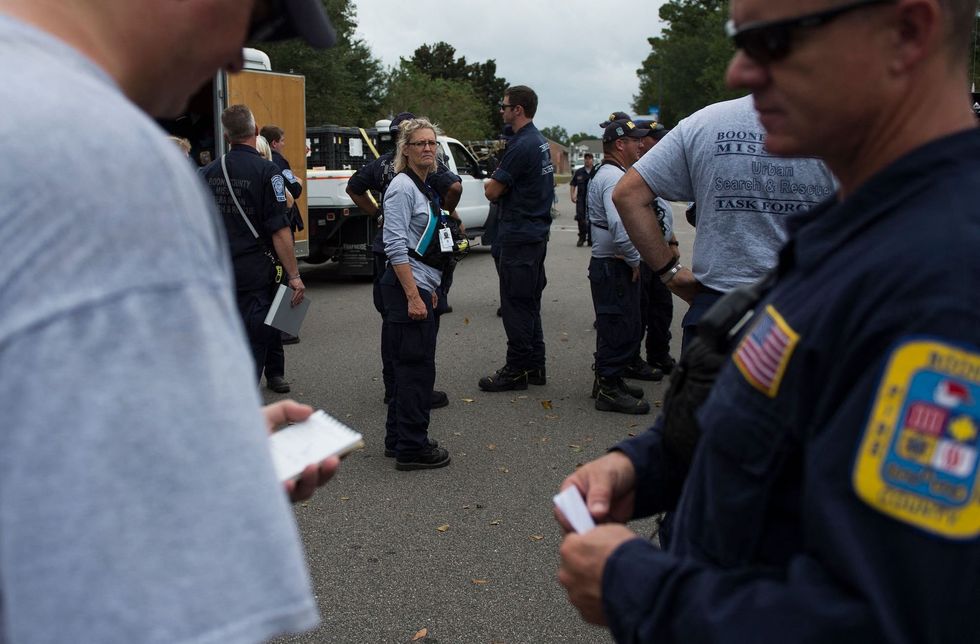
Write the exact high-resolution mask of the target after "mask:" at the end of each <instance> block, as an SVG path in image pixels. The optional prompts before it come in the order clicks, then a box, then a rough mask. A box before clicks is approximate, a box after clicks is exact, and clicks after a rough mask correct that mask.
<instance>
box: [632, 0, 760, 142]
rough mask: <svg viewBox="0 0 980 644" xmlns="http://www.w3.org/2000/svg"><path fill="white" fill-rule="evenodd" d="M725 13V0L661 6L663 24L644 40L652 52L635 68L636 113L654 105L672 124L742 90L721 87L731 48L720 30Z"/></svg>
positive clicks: (681, 1) (692, 0) (686, 0)
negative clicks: (637, 88)
mask: <svg viewBox="0 0 980 644" xmlns="http://www.w3.org/2000/svg"><path fill="white" fill-rule="evenodd" d="M727 18H728V2H727V0H670V1H669V2H667V3H666V4H664V5H663V6H661V7H660V19H661V20H662V21H663V22H664V23H665V24H666V25H667V26H666V27H665V28H664V30H663V32H662V34H661V35H660V36H659V37H654V38H649V39H647V40H648V42H649V43H650V48H651V52H650V54H649V55H648V56H647V58H646V60H644V61H643V65H642V66H641V67H640V68H639V69H638V70H637V71H636V74H637V76H638V77H639V79H640V91H639V93H638V94H637V95H635V96H634V97H633V109H634V110H635V111H636V112H637V113H640V114H645V113H647V110H648V108H649V107H650V106H654V105H657V106H659V107H660V121H661V122H662V123H664V124H666V125H668V126H673V125H675V124H676V123H677V121H679V120H680V119H682V118H684V117H685V116H687V115H688V114H691V113H692V112H695V111H697V110H699V109H701V108H702V107H704V106H705V105H708V104H710V103H715V102H717V101H721V100H725V99H729V98H735V97H737V96H741V95H743V94H744V93H745V92H741V91H732V90H729V89H727V88H726V87H725V69H726V67H727V65H728V61H729V60H731V57H732V55H733V54H734V53H735V50H734V48H733V47H732V45H731V43H730V42H729V40H728V39H727V38H726V37H725V34H724V24H725V20H727Z"/></svg>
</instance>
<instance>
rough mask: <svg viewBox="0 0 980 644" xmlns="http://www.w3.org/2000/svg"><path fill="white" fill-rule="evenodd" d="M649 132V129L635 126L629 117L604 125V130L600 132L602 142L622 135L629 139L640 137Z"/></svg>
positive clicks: (611, 140) (608, 141)
mask: <svg viewBox="0 0 980 644" xmlns="http://www.w3.org/2000/svg"><path fill="white" fill-rule="evenodd" d="M649 132H650V130H644V129H643V128H639V127H636V124H635V123H633V121H631V120H629V119H619V120H615V121H613V122H612V123H610V124H609V125H607V126H606V129H605V131H604V132H603V133H602V142H603V143H612V142H613V141H615V140H617V139H621V138H623V137H627V138H630V139H642V138H643V137H645V136H646V135H647V134H648V133H649Z"/></svg>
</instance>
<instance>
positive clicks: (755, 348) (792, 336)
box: [732, 304, 800, 398]
mask: <svg viewBox="0 0 980 644" xmlns="http://www.w3.org/2000/svg"><path fill="white" fill-rule="evenodd" d="M799 341H800V336H799V334H797V333H796V331H794V330H793V329H792V327H790V325H789V324H787V323H786V320H784V319H783V316H781V315H780V314H779V312H777V311H776V309H775V307H773V306H772V305H771V304H770V305H769V306H767V307H766V309H765V311H763V312H762V315H761V316H759V319H758V320H756V321H755V323H754V324H753V325H752V328H751V329H750V330H749V332H748V333H746V334H745V337H743V338H742V341H741V342H739V344H738V348H737V349H735V353H734V354H733V355H732V360H734V361H735V366H736V367H738V370H739V371H741V372H742V375H743V376H744V377H745V380H746V381H748V383H749V384H750V385H752V386H753V387H755V388H756V389H758V390H759V391H761V392H762V393H764V394H765V395H767V396H769V397H770V398H775V397H776V394H778V393H779V385H780V383H781V382H782V381H783V374H784V373H785V372H786V367H787V366H788V365H789V359H790V357H791V356H792V355H793V350H794V349H795V348H796V345H797V343H798V342H799Z"/></svg>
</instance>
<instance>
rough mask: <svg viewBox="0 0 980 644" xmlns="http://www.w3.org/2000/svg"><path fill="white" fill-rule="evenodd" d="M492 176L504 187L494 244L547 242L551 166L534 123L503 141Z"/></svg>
mask: <svg viewBox="0 0 980 644" xmlns="http://www.w3.org/2000/svg"><path fill="white" fill-rule="evenodd" d="M492 178H493V179H496V180H497V181H499V182H500V183H502V184H504V185H505V186H507V191H506V192H505V193H504V194H503V196H502V197H501V198H500V214H499V221H498V227H497V240H496V242H495V244H499V245H501V246H508V245H514V244H527V243H531V242H540V241H547V239H548V233H549V231H550V230H551V205H552V204H553V203H554V200H555V168H554V166H553V165H552V163H551V149H550V147H549V145H548V142H547V141H546V140H545V138H544V137H543V136H541V133H540V132H538V128H536V127H534V123H528V124H527V125H525V126H524V127H522V128H521V129H520V130H518V131H517V132H516V133H515V134H514V135H513V136H512V137H511V138H510V139H509V140H508V141H507V148H506V149H505V150H504V156H503V157H502V158H501V159H500V164H499V165H498V166H497V169H496V170H494V171H493V175H492Z"/></svg>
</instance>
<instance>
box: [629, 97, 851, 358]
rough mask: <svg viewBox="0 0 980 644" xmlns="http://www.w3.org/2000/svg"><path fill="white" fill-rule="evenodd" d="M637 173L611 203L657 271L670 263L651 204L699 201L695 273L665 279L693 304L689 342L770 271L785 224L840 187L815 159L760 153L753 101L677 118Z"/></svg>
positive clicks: (686, 325)
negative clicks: (720, 308)
mask: <svg viewBox="0 0 980 644" xmlns="http://www.w3.org/2000/svg"><path fill="white" fill-rule="evenodd" d="M633 170H635V173H634V172H630V173H629V174H627V176H626V177H624V178H623V181H621V182H620V184H619V186H618V187H617V189H616V193H615V195H614V200H615V202H616V205H617V206H618V207H619V210H620V214H621V215H622V218H623V223H624V224H625V225H626V227H627V230H628V231H629V233H630V237H631V238H632V239H633V241H634V243H635V244H636V246H637V249H638V250H639V251H640V253H641V254H642V255H643V257H644V258H645V259H646V260H647V262H648V263H649V264H650V266H651V267H652V268H653V269H654V270H655V271H657V270H658V269H659V268H660V267H663V266H666V265H667V264H668V262H669V260H670V250H669V249H668V248H667V246H666V242H665V241H664V240H663V235H662V233H661V232H660V228H659V226H658V225H657V223H656V221H654V220H653V219H652V216H651V215H649V207H650V206H649V204H650V203H651V202H652V201H653V199H654V197H663V198H664V199H668V200H670V201H695V202H697V207H698V226H697V234H696V236H695V239H694V252H693V256H692V263H691V271H688V270H687V269H685V268H683V267H682V268H680V269H676V270H674V269H673V268H672V269H671V270H672V271H674V274H673V275H664V276H662V278H666V279H668V280H669V282H668V286H669V287H670V289H671V290H672V291H673V292H674V293H675V294H677V295H679V296H681V297H683V298H684V299H685V300H687V301H688V302H689V303H690V304H691V309H690V310H689V311H688V313H687V315H685V317H684V322H683V326H684V344H685V345H686V344H687V342H688V341H689V339H690V337H691V336H692V334H693V333H694V330H695V328H696V324H697V321H698V319H699V318H700V317H701V315H702V314H703V313H704V312H705V311H707V309H708V308H710V306H711V304H713V303H714V302H715V301H716V300H717V299H718V298H719V297H720V296H721V294H723V293H725V292H727V291H729V290H731V289H732V288H734V287H736V286H739V285H742V284H749V283H752V282H754V281H756V280H757V279H759V278H760V277H761V276H762V275H764V274H765V273H766V272H767V271H769V270H771V269H772V268H773V267H774V266H775V265H776V256H777V254H778V252H779V249H780V248H781V247H782V245H783V243H784V242H785V241H786V230H785V227H784V218H785V217H786V216H787V215H789V214H791V213H793V212H797V211H799V210H807V209H809V208H812V207H813V206H814V205H816V204H817V203H819V202H821V201H823V200H824V199H826V198H828V197H830V196H831V195H832V194H833V193H834V192H835V190H836V187H835V183H834V179H833V176H832V175H831V174H830V172H829V171H828V170H827V169H826V167H825V166H824V165H823V164H822V163H821V162H819V161H817V160H815V159H802V158H800V159H786V158H778V157H774V156H770V155H769V153H768V152H766V149H765V130H764V129H763V128H762V125H761V124H760V123H759V119H758V116H757V115H756V112H755V108H754V107H753V105H752V98H751V97H750V96H747V97H744V98H739V99H735V100H732V101H725V102H722V103H715V104H714V105H709V106H708V107H706V108H704V109H702V110H700V111H698V112H695V113H694V114H692V115H691V116H689V117H688V118H686V119H684V120H682V121H681V122H680V123H679V124H678V125H677V127H675V128H674V129H673V130H671V131H670V133H669V134H667V136H665V137H664V138H663V139H662V140H661V141H660V143H658V144H657V146H656V147H655V148H654V149H653V150H651V151H650V152H649V153H647V154H646V155H644V156H643V158H642V159H640V161H638V162H637V163H636V164H635V165H634V166H633ZM675 268H676V267H675Z"/></svg>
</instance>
